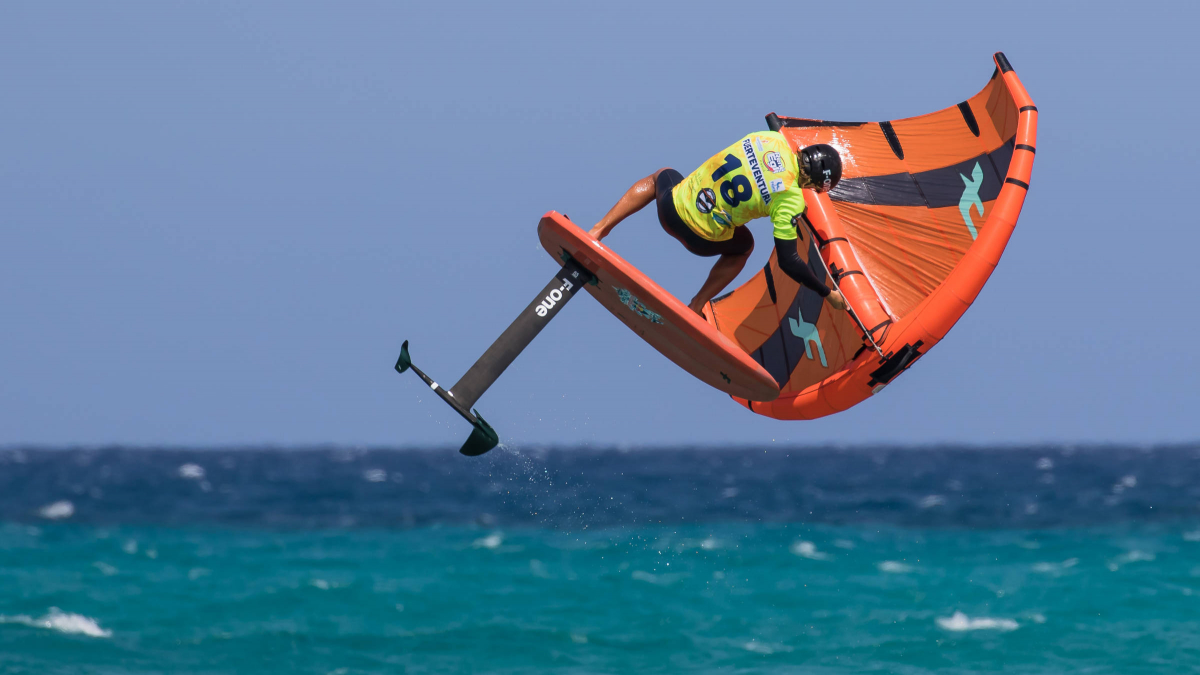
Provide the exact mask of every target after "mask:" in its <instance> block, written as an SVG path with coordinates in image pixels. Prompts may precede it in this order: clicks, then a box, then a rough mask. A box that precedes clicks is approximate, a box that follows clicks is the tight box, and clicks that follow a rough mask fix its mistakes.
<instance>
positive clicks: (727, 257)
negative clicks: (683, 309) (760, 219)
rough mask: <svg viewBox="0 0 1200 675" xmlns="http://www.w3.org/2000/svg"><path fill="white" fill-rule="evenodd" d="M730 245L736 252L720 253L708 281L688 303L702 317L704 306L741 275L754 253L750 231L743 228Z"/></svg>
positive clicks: (739, 229)
mask: <svg viewBox="0 0 1200 675" xmlns="http://www.w3.org/2000/svg"><path fill="white" fill-rule="evenodd" d="M731 243H735V244H736V246H734V247H731V248H735V249H736V250H734V251H731V252H729V253H722V254H721V257H720V258H718V259H717V262H716V264H714V265H713V267H712V271H711V272H709V273H708V279H707V280H705V282H704V285H703V286H701V287H700V290H698V291H696V297H694V298H692V301H691V302H689V303H688V307H690V308H691V310H692V311H693V312H695V313H697V314H699V315H700V316H704V306H705V305H707V304H708V301H709V300H712V299H713V298H715V297H716V296H717V293H720V292H721V291H722V290H724V288H725V287H726V286H728V285H729V283H730V282H732V281H733V280H734V279H736V278H737V275H738V274H740V273H741V271H742V268H744V267H745V266H746V261H747V260H749V259H750V254H751V253H753V252H754V237H753V236H752V235H751V234H750V231H749V230H747V229H746V228H744V227H739V228H737V235H735V236H734V239H733V241H732V242H731Z"/></svg>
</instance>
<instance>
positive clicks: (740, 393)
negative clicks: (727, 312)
mask: <svg viewBox="0 0 1200 675" xmlns="http://www.w3.org/2000/svg"><path fill="white" fill-rule="evenodd" d="M538 238H539V239H540V240H541V242H542V246H543V247H544V248H545V249H546V252H547V253H549V254H550V256H551V257H552V258H554V259H555V260H556V261H558V262H565V260H566V257H567V256H569V257H570V258H573V259H574V260H575V261H576V262H578V263H579V264H580V265H582V266H583V267H584V268H586V269H587V270H588V271H589V272H591V273H592V274H593V275H595V280H594V282H593V283H590V284H588V285H587V286H586V288H587V290H588V292H589V293H591V294H592V297H594V298H596V300H598V301H599V302H600V304H601V305H604V308H605V309H607V310H608V311H610V312H612V313H613V315H615V316H616V317H617V318H618V319H620V320H621V321H622V322H623V323H624V324H625V325H626V326H629V328H630V330H632V331H633V332H634V333H636V334H637V335H638V337H640V338H642V339H643V340H645V341H646V342H648V343H649V344H650V346H651V347H654V348H655V349H657V350H658V351H659V352H660V353H662V355H663V356H665V357H667V358H668V359H670V360H671V361H673V362H674V363H675V365H677V366H679V367H680V368H683V369H684V370H686V371H688V372H689V373H691V374H692V375H694V376H696V378H698V379H699V380H701V381H702V382H705V383H706V384H709V385H712V386H713V387H716V388H717V389H719V390H721V391H723V392H725V393H727V394H730V395H731V396H736V397H738V398H741V399H746V400H749V401H773V400H775V399H776V398H778V397H779V385H778V384H776V382H775V378H774V377H772V376H771V374H770V373H769V372H767V370H766V369H764V368H763V367H762V366H760V365H759V364H758V363H757V362H756V361H755V360H754V359H753V358H751V357H750V355H749V354H747V353H746V352H745V351H744V350H742V348H741V347H739V346H738V345H737V344H735V343H734V342H733V341H731V340H730V339H729V338H727V337H725V336H724V335H722V334H721V332H720V331H718V330H717V329H716V328H714V327H713V326H712V325H710V324H709V323H708V322H707V321H705V320H704V319H702V318H700V317H699V316H698V315H696V313H695V312H693V311H692V310H690V309H688V306H687V305H685V304H684V303H682V302H680V301H679V299H678V298H676V297H675V296H673V295H671V294H670V293H668V292H667V291H666V290H664V289H663V288H662V287H661V286H659V285H658V284H656V283H654V281H653V280H651V279H650V278H649V277H647V276H646V275H645V274H642V273H641V272H640V271H639V270H638V269H637V268H636V267H634V266H633V265H631V264H629V263H628V262H626V261H625V260H624V259H623V258H622V257H621V256H619V255H617V254H616V253H615V252H614V251H613V250H612V249H610V248H608V247H607V246H605V245H604V244H603V243H601V242H598V241H596V240H595V239H593V238H592V237H591V235H589V234H588V233H587V232H584V231H583V230H581V229H580V228H579V227H578V226H577V225H575V224H574V223H572V222H571V221H570V220H568V219H567V217H566V216H564V215H562V214H561V213H557V212H555V211H550V212H548V213H547V214H546V215H545V216H543V217H542V220H541V222H540V223H538Z"/></svg>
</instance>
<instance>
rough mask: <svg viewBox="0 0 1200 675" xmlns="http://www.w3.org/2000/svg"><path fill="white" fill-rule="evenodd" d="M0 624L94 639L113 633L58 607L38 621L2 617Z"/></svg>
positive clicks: (92, 620)
mask: <svg viewBox="0 0 1200 675" xmlns="http://www.w3.org/2000/svg"><path fill="white" fill-rule="evenodd" d="M0 623H17V624H21V625H24V626H30V627H33V628H46V629H49V630H53V631H58V632H59V633H64V634H67V635H86V636H88V637H94V638H107V637H112V631H111V630H106V629H104V628H101V627H100V624H99V623H96V620H95V619H92V618H90V617H86V616H84V615H82V614H75V613H73V612H64V611H62V610H60V609H59V608H57V607H51V608H50V611H48V612H46V614H45V616H42V617H39V618H37V619H35V618H33V617H31V616H29V615H27V614H17V615H14V616H3V615H0Z"/></svg>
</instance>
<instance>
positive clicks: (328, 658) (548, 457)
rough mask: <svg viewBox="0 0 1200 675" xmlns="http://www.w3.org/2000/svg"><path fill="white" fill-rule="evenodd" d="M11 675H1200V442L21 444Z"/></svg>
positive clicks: (12, 566) (9, 577)
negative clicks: (622, 447) (698, 446)
mask: <svg viewBox="0 0 1200 675" xmlns="http://www.w3.org/2000/svg"><path fill="white" fill-rule="evenodd" d="M0 523H2V524H0V673H162V672H171V673H178V672H195V673H230V672H234V673H263V672H281V673H282V672H289V673H291V672H298V673H346V674H349V673H397V672H399V673H482V672H489V673H490V672H496V673H541V672H555V673H558V672H563V673H630V672H639V673H641V672H651V673H655V672H662V673H781V672H782V673H935V672H936V673H984V672H989V673H990V672H998V671H1004V672H1016V673H1080V672H1083V673H1179V672H1196V671H1198V670H1200V447H1184V446H1179V447H1169V448H1142V449H1136V448H1084V449H1073V448H1053V447H1047V448H1026V449H1013V448H1006V449H990V450H989V449H978V448H972V449H960V448H939V449H911V448H909V449H906V448H865V449H849V450H848V449H836V448H824V449H807V450H797V449H792V450H767V451H764V450H763V449H761V448H759V449H742V450H711V449H709V450H671V451H631V452H619V451H615V450H565V449H564V450H538V451H530V450H525V451H522V450H514V449H511V448H501V449H498V450H496V451H494V452H493V453H491V454H489V455H487V456H485V457H483V458H478V459H475V460H472V459H468V458H463V457H461V456H458V455H457V454H456V453H454V452H452V451H384V450H373V451H359V450H347V449H322V450H308V451H285V450H254V449H245V450H220V451H217V450H213V451H204V450H196V451H181V450H127V449H119V448H112V449H80V450H58V451H55V450H31V449H10V450H5V451H0Z"/></svg>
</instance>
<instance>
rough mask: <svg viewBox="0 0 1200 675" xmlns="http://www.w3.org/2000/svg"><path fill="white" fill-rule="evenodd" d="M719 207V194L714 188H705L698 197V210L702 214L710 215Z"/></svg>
mask: <svg viewBox="0 0 1200 675" xmlns="http://www.w3.org/2000/svg"><path fill="white" fill-rule="evenodd" d="M716 205H717V193H715V192H713V191H712V188H704V189H703V190H701V191H700V194H698V195H696V210H697V211H699V212H700V213H710V212H711V211H712V210H713V208H714V207H715V206H716Z"/></svg>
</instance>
